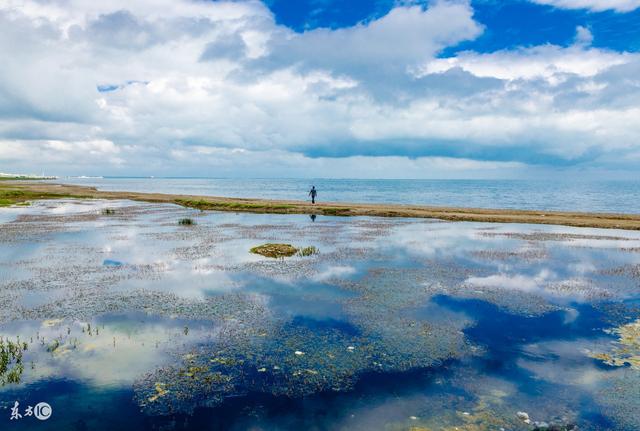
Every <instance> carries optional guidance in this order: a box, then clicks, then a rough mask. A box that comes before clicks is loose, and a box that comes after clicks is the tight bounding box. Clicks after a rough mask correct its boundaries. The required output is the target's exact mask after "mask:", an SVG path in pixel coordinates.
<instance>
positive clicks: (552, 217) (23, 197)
mask: <svg viewBox="0 0 640 431" xmlns="http://www.w3.org/2000/svg"><path fill="white" fill-rule="evenodd" d="M8 191H17V193H15V196H13V197H11V199H13V200H14V201H18V202H19V201H28V200H34V199H55V198H63V197H65V198H91V199H129V200H134V201H143V202H159V203H174V204H178V205H182V206H185V207H191V208H198V209H202V210H215V211H231V212H251V213H264V214H266V213H272V214H310V215H311V214H317V215H328V216H371V217H415V218H434V219H440V220H448V221H475V222H488V223H532V224H552V225H564V226H575V227H593V228H605V229H628V230H640V214H615V213H581V212H560V211H531V210H511V209H481V208H454V207H431V206H415V205H388V204H363V203H347V202H326V203H325V202H323V203H319V204H316V205H312V204H311V203H310V202H304V201H293V200H267V199H250V198H246V199H245V198H228V197H216V196H194V195H177V194H162V193H140V192H124V191H100V190H97V189H96V188H94V187H86V186H77V185H67V184H54V183H43V182H34V181H3V182H2V183H0V197H1V196H2V195H3V194H5V193H6V192H8Z"/></svg>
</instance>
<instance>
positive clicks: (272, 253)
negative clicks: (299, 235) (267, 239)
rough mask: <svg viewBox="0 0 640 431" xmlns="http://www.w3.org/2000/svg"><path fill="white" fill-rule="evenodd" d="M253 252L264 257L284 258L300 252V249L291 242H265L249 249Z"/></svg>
mask: <svg viewBox="0 0 640 431" xmlns="http://www.w3.org/2000/svg"><path fill="white" fill-rule="evenodd" d="M249 251H250V252H251V253H254V254H259V255H261V256H264V257H271V258H275V259H277V258H284V257H291V256H293V255H294V254H296V253H297V252H298V249H297V248H295V247H294V246H292V245H291V244H272V243H268V244H263V245H259V246H257V247H253V248H251V250H249Z"/></svg>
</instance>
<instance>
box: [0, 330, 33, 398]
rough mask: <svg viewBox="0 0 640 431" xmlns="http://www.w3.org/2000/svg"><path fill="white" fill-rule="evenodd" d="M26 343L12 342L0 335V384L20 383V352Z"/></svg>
mask: <svg viewBox="0 0 640 431" xmlns="http://www.w3.org/2000/svg"><path fill="white" fill-rule="evenodd" d="M25 350H27V349H26V343H21V342H20V341H17V342H13V341H11V340H9V339H6V340H5V339H3V338H1V337H0V386H4V385H6V384H10V383H20V377H21V376H22V372H23V371H24V365H23V364H22V353H23V351H25Z"/></svg>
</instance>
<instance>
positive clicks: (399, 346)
mask: <svg viewBox="0 0 640 431" xmlns="http://www.w3.org/2000/svg"><path fill="white" fill-rule="evenodd" d="M105 209H110V210H113V211H109V212H106V211H105ZM184 217H190V218H192V219H193V220H194V221H195V224H194V225H192V226H181V225H179V224H178V221H179V220H180V219H182V218H184ZM267 242H279V243H289V244H292V245H294V246H296V247H306V246H314V247H316V248H317V251H318V252H317V253H315V254H311V255H309V256H301V255H296V256H292V257H290V258H286V259H270V258H267V257H263V256H260V255H256V254H252V253H250V252H249V250H250V249H251V248H252V247H255V246H257V245H260V244H264V243H267ZM0 274H1V278H0V337H2V346H4V347H2V349H4V350H3V351H4V352H5V353H4V354H3V355H4V358H5V359H4V366H3V367H0V429H1V430H5V429H6V430H12V429H16V430H18V429H20V430H22V429H27V430H31V429H33V430H56V431H58V430H116V429H117V430H170V429H179V430H227V429H228V430H246V429H254V430H385V431H388V430H391V431H394V430H413V431H418V430H499V429H501V428H504V429H506V430H532V429H534V426H535V423H536V422H537V423H538V424H537V425H538V426H540V427H542V425H544V424H543V422H545V423H547V424H553V425H555V426H557V427H558V428H556V429H574V428H573V426H574V425H575V424H577V425H578V426H579V429H581V430H611V429H615V430H637V429H640V416H639V415H638V414H637V412H638V411H639V410H640V301H639V299H640V232H631V231H619V230H601V229H580V228H568V227H559V226H535V225H515V224H512V225H502V224H483V223H450V222H439V221H433V220H414V219H383V218H377V219H376V218H366V217H352V218H341V217H323V216H318V217H316V218H315V219H314V220H312V219H311V218H310V217H309V216H304V215H259V214H233V213H217V212H199V211H196V210H193V209H188V208H181V207H178V206H173V205H155V204H147V203H135V202H129V201H100V200H96V201H64V200H63V201H45V202H36V203H34V204H33V205H32V206H30V207H14V208H2V209H0ZM9 342H10V343H11V346H18V348H16V347H11V348H9V347H7V346H8V345H9ZM3 355H0V359H1V357H2V356H3ZM0 365H2V364H0ZM16 402H17V403H18V405H17V406H16ZM40 402H46V403H48V404H49V405H50V406H51V408H52V411H53V412H52V415H51V417H50V418H48V419H46V420H38V419H36V418H35V417H34V416H26V415H25V413H26V410H25V409H26V408H27V407H28V406H35V405H37V404H38V403H40ZM14 407H17V410H16V411H17V412H19V413H20V414H21V415H23V416H22V417H21V418H19V419H14V420H11V415H12V412H13V411H12V408H14ZM518 412H526V413H527V414H528V416H529V417H530V422H531V423H530V424H527V423H525V422H524V421H523V420H522V419H521V418H519V417H518V416H517V413H518Z"/></svg>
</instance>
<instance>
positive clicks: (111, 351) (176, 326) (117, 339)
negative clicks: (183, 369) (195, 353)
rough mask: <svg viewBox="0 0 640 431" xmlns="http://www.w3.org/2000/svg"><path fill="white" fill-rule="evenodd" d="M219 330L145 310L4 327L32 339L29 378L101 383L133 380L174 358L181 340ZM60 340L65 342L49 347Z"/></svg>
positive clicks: (7, 334) (8, 335) (1, 331)
mask: <svg viewBox="0 0 640 431" xmlns="http://www.w3.org/2000/svg"><path fill="white" fill-rule="evenodd" d="M185 327H188V328H189V331H188V334H187V335H185V334H184V328H185ZM89 329H91V331H90V332H89ZM96 331H97V332H96ZM213 334H215V331H214V328H213V326H211V324H208V325H206V326H205V325H204V324H202V323H193V322H185V321H180V320H176V319H160V318H155V317H151V316H145V315H142V314H132V315H113V316H109V315H107V316H102V317H99V318H96V319H93V320H92V321H90V322H80V321H69V320H62V319H50V320H45V321H41V322H36V321H24V322H14V323H10V324H5V325H3V326H1V327H0V336H2V337H4V338H5V339H11V340H16V339H20V340H21V341H26V342H27V344H28V349H27V350H26V351H25V353H24V357H23V362H24V364H25V369H26V370H25V372H24V374H23V383H26V384H28V383H32V382H34V381H37V380H39V379H43V378H49V377H53V376H56V377H65V378H70V379H76V380H80V381H89V382H91V383H93V384H96V385H98V386H101V387H104V386H113V385H117V386H120V385H130V384H131V383H133V381H134V379H136V378H139V377H140V376H141V375H143V374H144V373H145V372H147V371H148V370H150V369H153V368H155V367H157V366H160V365H162V364H165V363H167V362H169V360H170V356H169V354H168V353H169V352H170V351H171V350H172V349H174V348H175V346H176V345H184V346H188V345H192V344H194V343H196V342H201V341H203V340H205V339H207V338H209V339H210V338H211V337H212V336H213ZM56 344H59V347H57V348H56V349H55V350H53V351H49V350H52V346H54V345H56ZM0 390H2V389H1V388H0Z"/></svg>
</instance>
